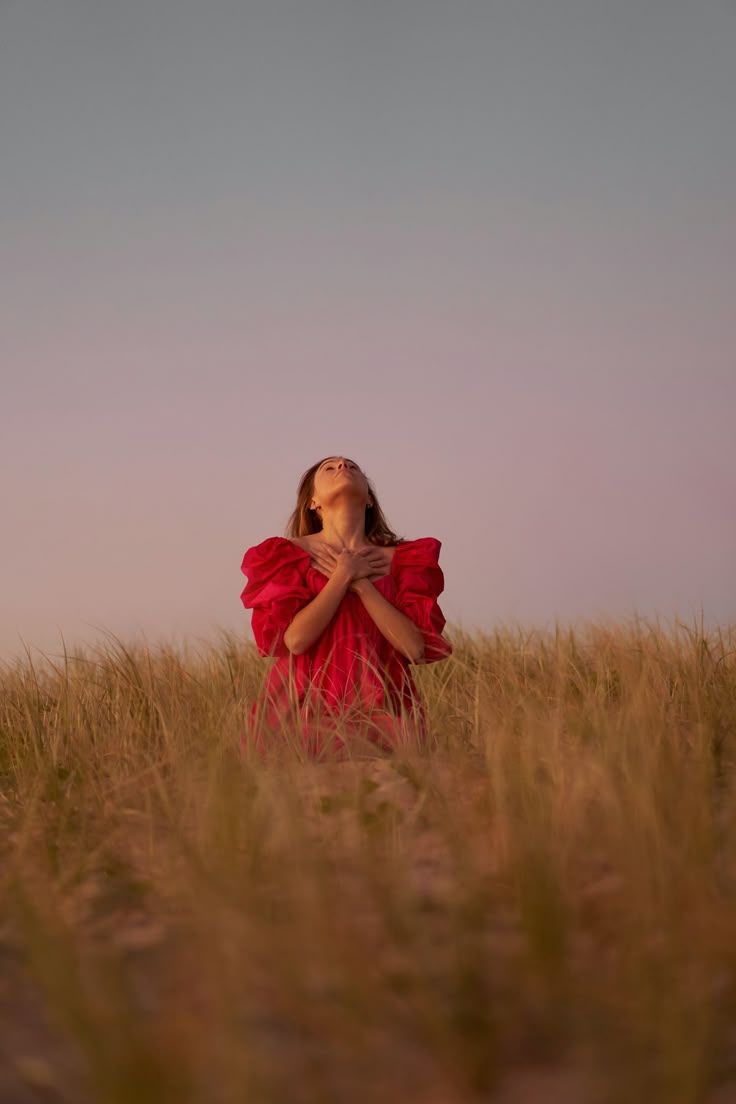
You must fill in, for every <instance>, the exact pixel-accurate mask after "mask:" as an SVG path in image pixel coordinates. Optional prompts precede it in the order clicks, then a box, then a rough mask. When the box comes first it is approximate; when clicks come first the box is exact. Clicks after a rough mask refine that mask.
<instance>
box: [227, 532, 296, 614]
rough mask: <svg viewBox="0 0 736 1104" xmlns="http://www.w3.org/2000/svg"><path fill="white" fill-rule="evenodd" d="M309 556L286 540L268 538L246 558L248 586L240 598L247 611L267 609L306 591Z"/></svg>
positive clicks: (244, 565) (244, 562) (245, 571)
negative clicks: (285, 598)
mask: <svg viewBox="0 0 736 1104" xmlns="http://www.w3.org/2000/svg"><path fill="white" fill-rule="evenodd" d="M308 563H309V556H308V555H307V553H306V552H305V551H304V549H302V548H299V547H298V545H296V544H293V543H292V542H291V541H290V540H287V538H286V537H267V538H266V540H264V541H261V543H260V544H255V545H253V547H252V548H249V549H248V550H247V552H246V553H245V555H244V556H243V563H242V565H241V571H242V572H243V574H244V575H245V576H246V577H247V579H248V583H247V585H246V587H245V590H244V591H243V593H242V595H241V598H242V600H243V605H244V606H245V608H246V609H253V608H255V607H256V606H262V605H267V604H268V603H269V602H272V601H274V600H278V599H280V598H282V597H284V596H285V595H286V594H288V593H289V592H290V591H292V590H293V589H294V588H296V589H297V590H306V579H305V574H304V569H305V567H306V565H307V564H308Z"/></svg>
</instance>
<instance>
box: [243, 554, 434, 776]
mask: <svg viewBox="0 0 736 1104" xmlns="http://www.w3.org/2000/svg"><path fill="white" fill-rule="evenodd" d="M440 547H441V545H440V542H439V541H438V540H436V539H435V538H434V537H422V538H420V539H419V540H413V541H404V542H403V543H401V544H398V545H397V546H396V550H395V552H394V555H393V558H392V560H391V566H390V571H389V574H388V575H385V576H383V577H382V578H380V579H376V580H375V581H374V584H373V585H374V586H375V587H376V589H377V590H378V591H379V592H380V593H381V594H382V595H383V597H384V598H386V599H387V601H389V602H390V603H391V604H392V605H393V606H395V607H396V608H397V609H399V610H401V612H402V613H405V614H406V615H407V617H410V618H411V620H412V621H413V622H414V624H415V625H417V626H418V628H419V629H420V630H421V632H422V636H423V637H424V662H425V663H434V662H436V661H437V660H439V659H445V658H446V657H447V656H449V655H450V654H451V652H452V646H451V645H450V644H449V643H448V641H447V640H445V639H444V637H443V636H442V630H443V629H444V627H445V617H444V615H443V613H442V610H441V609H440V607H439V605H438V604H437V597H438V595H440V594H441V593H442V590H443V588H444V576H443V574H442V569H441V567H440V566H439V562H438V559H439V551H440ZM242 571H243V574H244V575H246V576H247V579H248V583H247V586H246V587H245V590H244V591H243V593H242V595H241V599H242V602H243V605H244V606H245V608H246V609H252V610H253V622H252V624H253V635H254V637H255V640H256V645H257V647H258V651H259V653H260V655H262V656H275V657H276V662H275V663H274V665H273V667H272V668H271V670H270V671H269V673H268V676H267V679H266V684H265V686H264V689H263V693H262V694H261V695H260V697H259V698H258V700H256V701H255V702H253V705H252V706H251V709H250V713H249V716H248V724H247V727H246V730H245V732H244V733H243V741H244V742H247V741H248V740H250V739H252V740H253V741H254V742H255V744H256V746H258V747H260V748H261V749H263V747H264V737H265V740H266V741H268V739H269V736H270V737H273V736H274V735H276V734H278V733H279V732H280V733H282V734H284V733H286V732H288V731H291V732H294V731H295V729H296V730H297V731H298V733H299V735H300V737H301V739H302V740H303V742H304V745H305V747H306V749H307V751H308V753H310V754H312V755H320V754H321V753H322V752H323V751H325V750H326V749H328V748H330V749H331V750H333V751H336V752H340V751H343V750H344V748H345V737H346V735H348V734H349V735H350V736H351V737H353V736H354V737H355V738H356V741H355V742H356V746H357V742H358V739H359V738H365V739H367V740H369V741H371V743H373V744H377V745H378V746H380V747H382V748H383V749H384V750H391V749H392V748H393V747H394V746H395V745H396V744H397V742H400V741H401V739H402V736H405V735H407V734H413V736H414V737H415V738H416V737H418V738H419V740H420V741H422V742H423V741H424V740H425V739H426V718H425V713H424V708H423V706H422V703H421V700H420V698H419V694H418V691H417V687H416V684H415V682H414V679H413V678H412V675H411V671H410V670H409V661H408V660H407V659H406V658H405V656H403V655H402V654H401V652H399V651H397V650H396V648H394V647H393V645H392V644H390V643H389V642H388V640H386V638H385V637H384V636H383V635H382V633H381V632H380V631H379V629H378V627H377V626H376V624H375V622H374V621H373V619H372V617H370V615H369V614H368V612H367V611H366V609H365V607H364V606H363V603H362V602H361V600H360V597H359V596H358V595H357V594H353V593H352V592H351V591H348V592H347V593H346V594H345V596H344V597H343V599H342V602H341V604H340V606H339V607H338V609H337V612H336V613H335V615H334V617H333V618H332V620H331V621H330V623H329V624H328V625H327V627H326V629H325V630H324V632H323V633H322V635H321V636H320V637H319V638H318V639H317V640H316V641H315V642H314V643H313V644H312V645H311V647H309V648H308V649H307V650H306V651H305V652H303V653H302V654H301V655H297V656H295V655H292V654H291V653H290V652H289V650H288V648H287V647H286V645H285V644H284V642H283V635H284V632H285V630H286V628H287V626H288V625H289V623H290V622H291V620H292V618H293V617H294V615H295V614H296V613H297V612H298V611H299V610H300V609H302V607H304V606H306V605H307V603H308V602H311V600H312V599H313V598H314V597H315V595H317V594H319V592H320V591H321V590H322V588H323V587H324V586H326V584H327V576H326V575H323V574H322V572H321V571H318V570H317V569H316V568H314V567H312V566H311V564H310V555H309V553H308V552H306V551H305V550H304V549H303V548H300V547H299V546H298V545H296V544H294V543H293V542H292V541H290V540H288V539H287V538H286V537H268V538H267V540H264V541H262V543H261V544H257V545H255V546H254V547H253V548H249V549H248V551H247V552H246V553H245V556H244V557H243V566H242Z"/></svg>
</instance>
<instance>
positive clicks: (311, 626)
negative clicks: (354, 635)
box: [284, 572, 352, 655]
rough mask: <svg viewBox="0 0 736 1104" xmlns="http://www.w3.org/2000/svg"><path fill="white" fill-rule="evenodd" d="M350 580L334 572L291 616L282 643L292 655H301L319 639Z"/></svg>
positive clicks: (335, 611) (334, 612) (343, 595)
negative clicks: (317, 592) (304, 604)
mask: <svg viewBox="0 0 736 1104" xmlns="http://www.w3.org/2000/svg"><path fill="white" fill-rule="evenodd" d="M351 581H352V580H351V579H349V578H346V577H345V576H344V575H342V574H339V573H338V572H335V573H334V574H333V575H331V576H330V578H329V579H328V581H327V583H326V584H325V586H324V587H323V588H322V590H321V591H320V592H319V594H318V595H317V596H316V597H315V598H313V599H312V601H311V602H309V603H307V605H306V606H304V607H302V609H300V610H299V612H298V613H297V614H296V615H295V616H294V617H293V618H292V620H291V623H290V625H289V626H288V628H287V629H286V632H285V633H284V644H285V645H286V647H287V648H288V649H289V651H290V652H291V653H292V655H301V654H302V652H306V650H307V648H309V647H310V646H311V645H312V644H314V642H315V640H318V639H319V637H320V636H321V635H322V633H323V632H324V631H325V629H326V628H327V626H328V625H329V623H330V621H331V620H332V618H333V617H334V616H335V614H336V613H337V610H338V607H339V605H340V603H341V602H342V600H343V598H344V597H345V594H346V592H347V590H348V587H349V586H350V583H351Z"/></svg>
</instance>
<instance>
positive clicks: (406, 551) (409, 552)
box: [394, 537, 442, 567]
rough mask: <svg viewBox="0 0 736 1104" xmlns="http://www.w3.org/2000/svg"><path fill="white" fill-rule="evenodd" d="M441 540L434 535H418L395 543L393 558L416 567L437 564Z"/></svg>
mask: <svg viewBox="0 0 736 1104" xmlns="http://www.w3.org/2000/svg"><path fill="white" fill-rule="evenodd" d="M441 548H442V542H441V541H438V540H437V538H436V537H418V538H417V539H416V540H412V541H405V542H404V543H403V544H397V546H396V551H395V552H394V560H396V562H397V563H401V564H412V565H416V566H417V567H432V566H438V564H439V558H440V549H441Z"/></svg>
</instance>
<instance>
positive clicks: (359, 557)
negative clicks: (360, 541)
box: [311, 541, 391, 590]
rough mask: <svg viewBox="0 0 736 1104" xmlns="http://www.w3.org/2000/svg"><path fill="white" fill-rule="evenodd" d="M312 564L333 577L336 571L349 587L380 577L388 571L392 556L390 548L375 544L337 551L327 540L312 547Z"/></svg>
mask: <svg viewBox="0 0 736 1104" xmlns="http://www.w3.org/2000/svg"><path fill="white" fill-rule="evenodd" d="M311 556H312V565H313V566H314V567H316V568H317V570H318V571H321V572H322V574H323V575H326V576H327V577H328V578H331V577H332V575H334V574H335V573H336V572H337V573H338V575H339V576H340V577H341V578H342V579H343V580H347V582H348V589H349V590H354V589H355V588H354V584H355V583H356V582H359V581H360V580H361V579H380V578H381V577H382V576H383V575H386V574H387V573H388V570H389V568H390V565H391V557H390V555H389V552H388V549H386V548H381V547H379V546H378V545H374V546H373V547H371V548H362V549H360V551H357V552H356V551H354V550H353V549H351V548H343V549H342V550H341V551H340V552H338V551H336V550H335V549H334V548H333V547H332V546H331V545H329V544H327V542H326V541H318V542H316V543H315V544H313V545H312V547H311Z"/></svg>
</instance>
